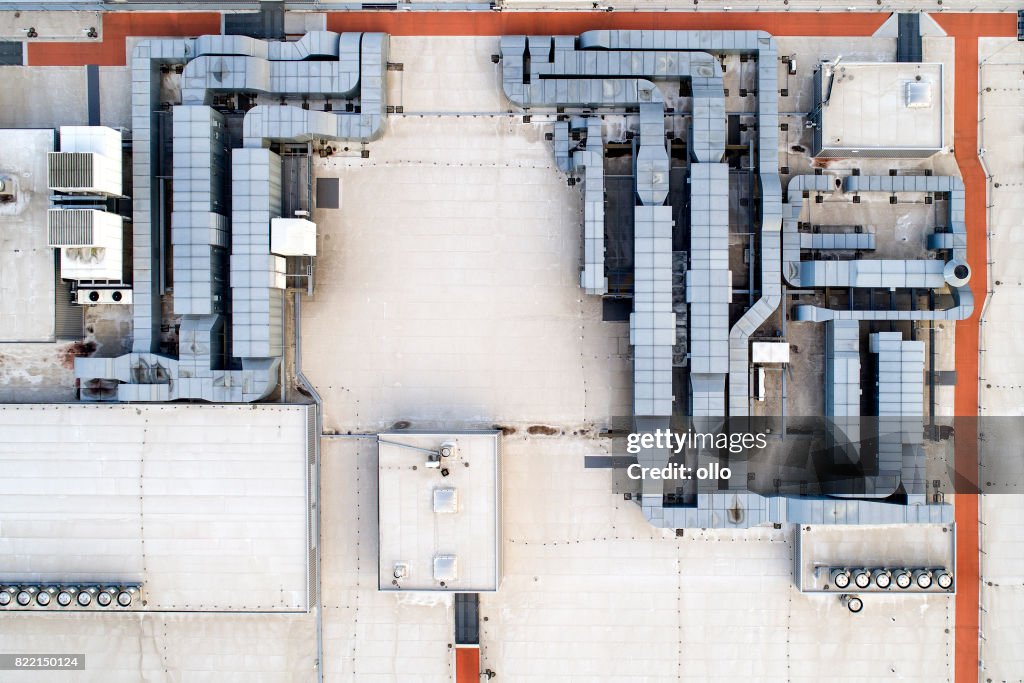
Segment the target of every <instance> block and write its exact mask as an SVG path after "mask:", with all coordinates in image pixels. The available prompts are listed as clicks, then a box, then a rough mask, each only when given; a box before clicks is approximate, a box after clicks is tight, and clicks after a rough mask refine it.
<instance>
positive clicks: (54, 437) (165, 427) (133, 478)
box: [0, 404, 309, 612]
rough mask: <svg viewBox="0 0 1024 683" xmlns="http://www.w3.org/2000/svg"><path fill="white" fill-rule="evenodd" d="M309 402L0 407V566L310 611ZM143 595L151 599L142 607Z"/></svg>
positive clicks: (42, 577) (162, 599) (226, 602)
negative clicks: (1, 436)
mask: <svg viewBox="0 0 1024 683" xmlns="http://www.w3.org/2000/svg"><path fill="white" fill-rule="evenodd" d="M306 412H307V409H306V408H305V407H304V406H281V405H275V404H268V405H264V406H259V407H256V406H187V405H180V404H179V405H139V406H133V405H128V404H119V405H88V404H72V405H64V406H49V407H40V406H12V405H7V406H0V432H2V433H3V434H4V440H3V443H2V444H0V462H2V463H3V464H2V468H0V469H2V470H3V471H4V472H5V473H6V474H5V476H4V478H3V481H2V482H0V527H2V528H3V537H2V538H0V577H3V580H5V581H15V582H18V581H23V582H54V583H63V582H77V581H83V582H89V583H92V582H99V581H109V582H118V581H128V582H141V583H142V584H143V588H142V591H143V598H144V601H145V602H144V603H143V605H142V606H136V607H135V608H136V609H140V608H141V609H150V610H173V611H190V610H196V611H215V612H216V611H266V612H273V611H305V610H306V606H307V604H308V599H307V598H308V596H307V583H308V573H307V559H308V550H307V549H308V547H309V544H308V533H307V528H308V527H307V521H306V514H307V513H306V510H307V495H306V492H307V482H306V477H307V474H308V468H307V464H306V462H307V458H306V445H305V441H306V440H305V434H306ZM146 605H148V607H146Z"/></svg>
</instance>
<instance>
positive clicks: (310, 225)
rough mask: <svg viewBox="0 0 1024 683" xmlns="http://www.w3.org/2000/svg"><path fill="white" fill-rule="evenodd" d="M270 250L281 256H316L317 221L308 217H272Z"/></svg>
mask: <svg viewBox="0 0 1024 683" xmlns="http://www.w3.org/2000/svg"><path fill="white" fill-rule="evenodd" d="M270 251H271V253H274V254H278V255H279V256H316V223H314V222H312V221H310V220H307V219H306V218H272V219H270Z"/></svg>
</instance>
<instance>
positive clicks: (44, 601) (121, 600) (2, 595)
mask: <svg viewBox="0 0 1024 683" xmlns="http://www.w3.org/2000/svg"><path fill="white" fill-rule="evenodd" d="M138 595H139V586H137V585H118V586H85V587H83V586H74V585H72V586H59V585H21V586H18V585H9V586H0V608H3V607H6V608H11V609H47V610H53V609H64V608H67V609H80V608H90V607H94V606H95V607H111V608H117V607H122V608H125V607H131V606H132V605H133V604H134V603H135V602H136V598H137V597H138Z"/></svg>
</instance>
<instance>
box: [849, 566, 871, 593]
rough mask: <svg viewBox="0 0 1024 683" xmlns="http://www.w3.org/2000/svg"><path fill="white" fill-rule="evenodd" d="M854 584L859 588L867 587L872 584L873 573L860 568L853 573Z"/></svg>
mask: <svg viewBox="0 0 1024 683" xmlns="http://www.w3.org/2000/svg"><path fill="white" fill-rule="evenodd" d="M853 585H855V586H856V587H857V588H861V589H864V588H867V587H868V586H870V585H871V574H870V573H869V572H868V571H867V570H866V569H858V570H857V571H855V572H854V573H853Z"/></svg>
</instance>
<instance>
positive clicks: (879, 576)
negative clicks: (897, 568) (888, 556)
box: [871, 569, 892, 590]
mask: <svg viewBox="0 0 1024 683" xmlns="http://www.w3.org/2000/svg"><path fill="white" fill-rule="evenodd" d="M871 578H872V580H873V581H874V582H875V585H876V586H877V587H879V588H881V589H882V590H886V589H887V588H889V586H891V585H892V573H890V572H889V570H888V569H876V570H875V571H873V572H872V573H871Z"/></svg>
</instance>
